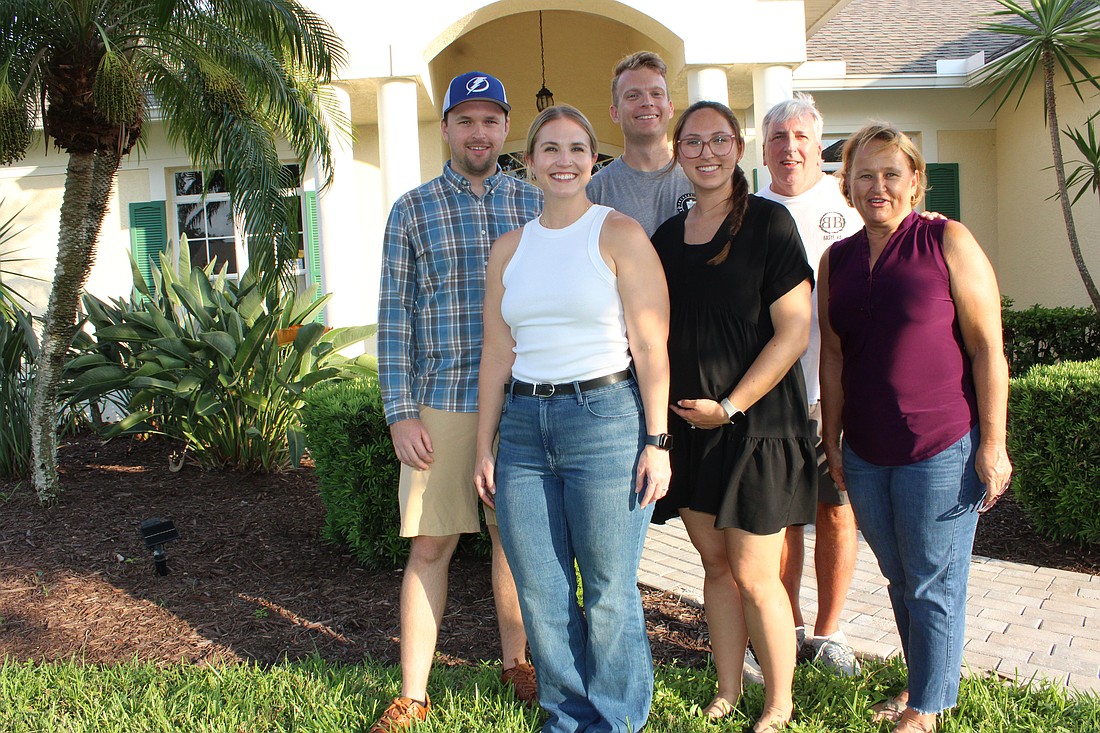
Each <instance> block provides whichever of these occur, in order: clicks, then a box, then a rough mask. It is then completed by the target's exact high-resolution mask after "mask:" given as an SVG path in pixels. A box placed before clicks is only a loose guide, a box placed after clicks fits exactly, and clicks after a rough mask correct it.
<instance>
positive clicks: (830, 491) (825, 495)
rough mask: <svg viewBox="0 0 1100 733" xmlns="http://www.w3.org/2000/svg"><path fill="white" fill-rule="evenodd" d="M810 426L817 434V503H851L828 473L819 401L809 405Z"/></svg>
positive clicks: (846, 494)
mask: <svg viewBox="0 0 1100 733" xmlns="http://www.w3.org/2000/svg"><path fill="white" fill-rule="evenodd" d="M810 426H811V427H812V428H813V429H814V435H816V436H817V502H818V503H819V504H832V505H833V506H845V505H847V504H851V503H852V502H851V500H849V499H848V492H847V491H841V490H840V489H838V488H837V487H836V482H835V481H833V477H832V476H830V475H829V464H828V462H826V460H825V446H824V445H823V444H822V442H821V403H820V402H815V403H813V404H812V405H810Z"/></svg>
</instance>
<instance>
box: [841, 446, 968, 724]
mask: <svg viewBox="0 0 1100 733" xmlns="http://www.w3.org/2000/svg"><path fill="white" fill-rule="evenodd" d="M977 442H978V429H977V428H974V429H973V430H972V431H971V432H970V433H968V434H967V435H964V436H963V437H962V438H961V439H960V440H959V441H958V442H957V443H955V444H954V445H952V446H950V447H948V448H946V449H944V450H943V451H941V452H940V453H938V454H936V455H935V456H932V457H931V458H928V459H925V460H923V461H920V462H919V463H914V464H911V465H908V466H877V465H874V464H871V463H868V462H866V461H864V460H863V459H862V458H860V457H859V456H857V455H856V454H855V452H854V451H853V450H852V449H851V448H849V447H848V446H847V445H845V446H844V476H845V479H846V481H847V483H848V493H849V494H850V498H851V500H852V509H853V510H854V511H855V515H856V521H857V522H858V523H859V528H860V530H861V531H862V532H863V536H864V538H866V540H867V543H868V544H869V545H870V546H871V549H872V550H873V551H874V553H875V557H876V558H878V566H879V569H880V570H882V574H883V575H884V576H886V580H887V581H889V591H890V603H891V605H892V606H893V608H894V620H895V621H896V622H897V625H898V633H899V634H900V635H901V646H902V651H903V652H904V653H905V661H906V664H907V665H908V667H909V706H910V707H912V708H913V709H914V710H916V711H917V712H920V713H938V712H940V711H941V710H946V709H947V708H950V707H954V706H955V703H956V702H958V698H959V678H960V674H961V668H962V652H963V643H964V641H965V639H964V636H963V634H964V631H965V625H966V586H967V580H968V578H969V574H970V553H971V551H972V550H973V547H974V532H975V530H976V529H977V526H978V504H979V503H980V501H981V499H982V497H983V496H984V494H985V490H984V488H983V487H982V484H981V482H980V481H979V480H978V474H977V473H976V472H975V471H974V449H975V447H976V446H977Z"/></svg>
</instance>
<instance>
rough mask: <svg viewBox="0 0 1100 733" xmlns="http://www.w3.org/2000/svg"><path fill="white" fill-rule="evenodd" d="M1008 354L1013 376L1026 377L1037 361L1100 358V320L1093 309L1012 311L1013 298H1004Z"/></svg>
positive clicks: (1055, 361) (1006, 354) (1005, 337)
mask: <svg viewBox="0 0 1100 733" xmlns="http://www.w3.org/2000/svg"><path fill="white" fill-rule="evenodd" d="M1001 305H1002V308H1001V321H1002V323H1003V328H1004V341H1005V356H1006V357H1007V358H1008V371H1009V373H1010V374H1012V376H1016V377H1018V376H1023V375H1024V374H1025V373H1026V372H1027V370H1028V369H1030V368H1031V367H1033V366H1035V365H1036V364H1057V363H1059V362H1062V361H1088V360H1089V359H1098V358H1100V319H1098V318H1097V315H1096V311H1095V310H1093V309H1092V308H1043V307H1040V306H1038V305H1033V306H1031V307H1030V308H1028V309H1027V310H1022V311H1017V310H1012V305H1013V301H1012V299H1011V298H1002V299H1001Z"/></svg>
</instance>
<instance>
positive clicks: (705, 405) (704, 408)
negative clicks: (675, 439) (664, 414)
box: [669, 397, 730, 430]
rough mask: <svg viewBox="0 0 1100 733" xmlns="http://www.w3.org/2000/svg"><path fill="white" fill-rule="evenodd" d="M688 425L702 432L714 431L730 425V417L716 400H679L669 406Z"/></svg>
mask: <svg viewBox="0 0 1100 733" xmlns="http://www.w3.org/2000/svg"><path fill="white" fill-rule="evenodd" d="M669 407H670V408H671V409H672V411H673V412H674V413H676V414H677V415H679V416H680V417H682V418H683V419H684V420H685V421H687V424H688V425H690V426H691V427H693V428H699V429H700V430H714V429H715V428H720V427H722V426H723V425H728V424H729V421H730V419H729V416H728V415H727V414H726V411H725V409H724V408H723V407H722V405H721V404H720V403H718V402H715V401H714V400H710V399H707V398H705V397H704V398H700V399H696V400H677V401H676V402H674V403H673V404H672V405H670V406H669Z"/></svg>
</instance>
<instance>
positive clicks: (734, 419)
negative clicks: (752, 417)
mask: <svg viewBox="0 0 1100 733" xmlns="http://www.w3.org/2000/svg"><path fill="white" fill-rule="evenodd" d="M744 419H745V413H743V412H741V411H740V410H734V412H733V414H732V415H730V425H740V424H741V422H742V421H743V420H744Z"/></svg>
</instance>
